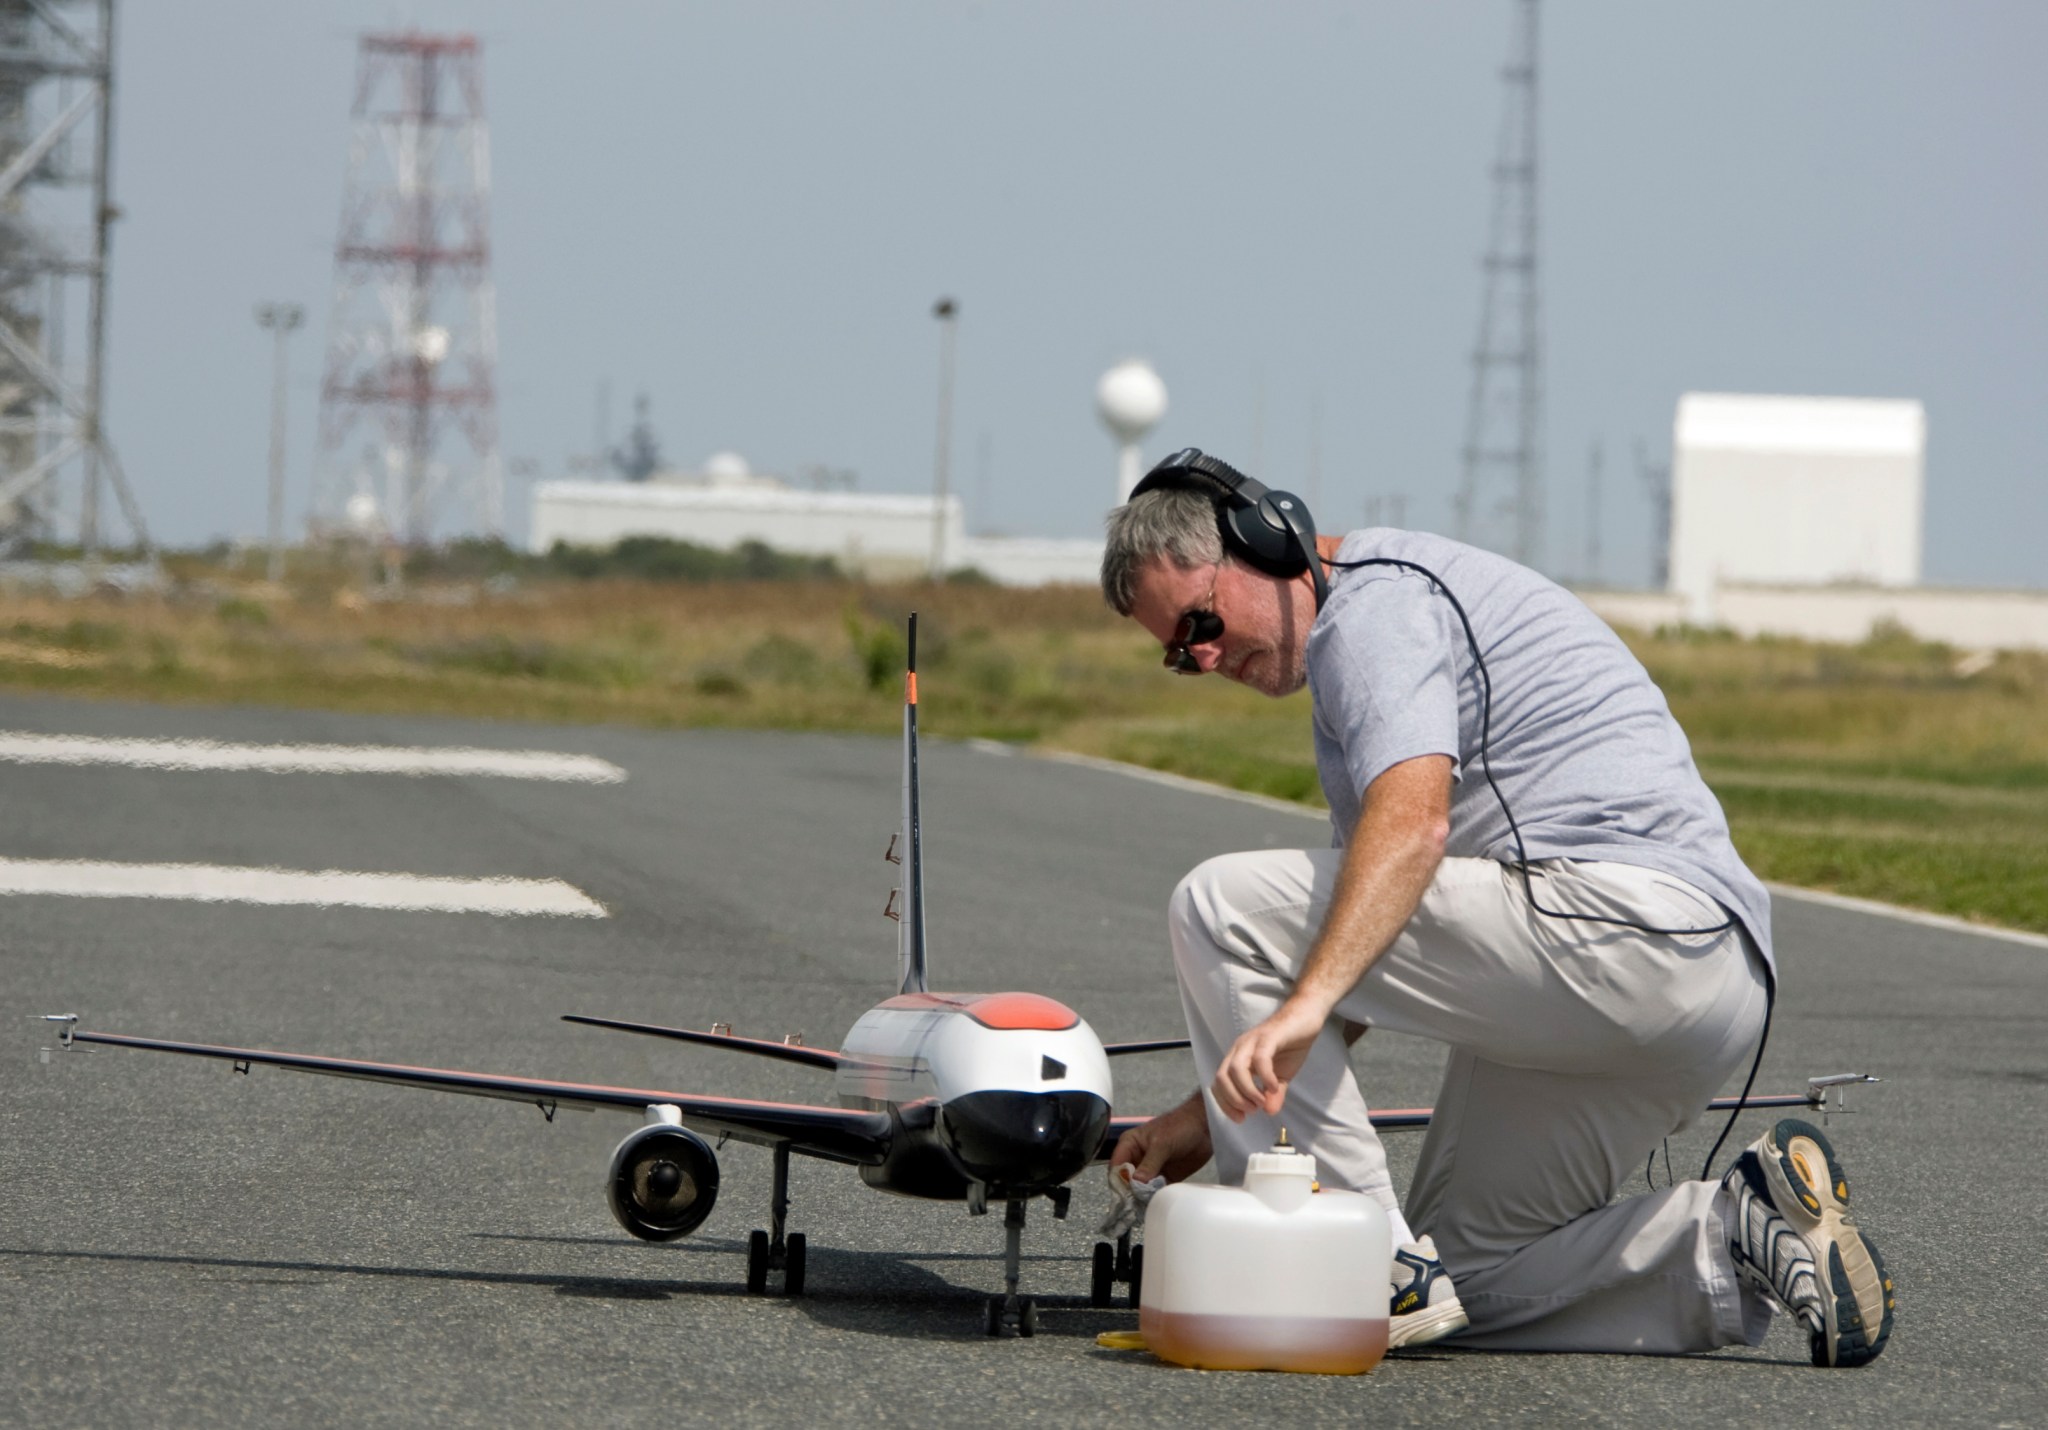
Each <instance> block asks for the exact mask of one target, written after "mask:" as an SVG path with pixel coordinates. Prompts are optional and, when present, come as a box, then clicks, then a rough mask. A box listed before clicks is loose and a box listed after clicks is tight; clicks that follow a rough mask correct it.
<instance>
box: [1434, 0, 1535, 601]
mask: <svg viewBox="0 0 2048 1430" xmlns="http://www.w3.org/2000/svg"><path fill="white" fill-rule="evenodd" d="M1536 21H1537V0H1514V23H1513V35H1512V38H1511V40H1510V42H1509V46H1508V60H1507V63H1506V64H1505V65H1504V66H1503V67H1502V69H1501V72H1500V73H1501V83H1502V87H1503V91H1504V93H1503V100H1504V102H1503V104H1502V108H1501V124H1500V140H1499V145H1498V147H1497V149H1496V151H1495V156H1494V164H1493V217H1492V222H1491V224H1490V226H1489V230H1488V237H1487V246H1486V259H1485V264H1484V267H1485V289H1484V296H1483V298H1482V299H1481V301H1480V306H1479V339H1478V341H1477V342H1476V343H1475V344H1474V345H1473V349H1472V398H1471V405H1470V407H1469V408H1468V409H1467V413H1466V419H1465V448H1464V470H1463V475H1462V478H1461V480H1460V481H1459V484H1458V494H1457V496H1456V498H1455V499H1454V503H1453V506H1454V511H1455V515H1456V518H1457V536H1458V539H1459V540H1460V541H1469V542H1472V543H1473V544H1475V545H1479V546H1485V547H1488V548H1490V549H1492V550H1495V551H1505V552H1506V553H1507V554H1508V555H1511V556H1513V557H1514V558H1515V559H1516V560H1517V561H1520V562H1523V563H1524V564H1526V565H1531V566H1534V565H1537V564H1539V563H1540V562H1541V560H1542V558H1543V304H1542V299H1541V296H1540V288H1539V286H1538V282H1537V279H1538V272H1537V266H1536V192H1537V191H1536V153H1537V145H1536V55H1537V45H1536V39H1537V25H1536Z"/></svg>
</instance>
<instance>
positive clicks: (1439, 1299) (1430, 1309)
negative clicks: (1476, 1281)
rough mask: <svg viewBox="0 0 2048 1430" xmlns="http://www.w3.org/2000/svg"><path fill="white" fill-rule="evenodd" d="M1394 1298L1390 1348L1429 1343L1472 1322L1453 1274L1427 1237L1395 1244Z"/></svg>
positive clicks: (1389, 1318) (1389, 1315) (1389, 1313)
mask: <svg viewBox="0 0 2048 1430" xmlns="http://www.w3.org/2000/svg"><path fill="white" fill-rule="evenodd" d="M1391 1280H1392V1282H1393V1288H1392V1289H1393V1300H1392V1304H1391V1305H1390V1306H1389V1308H1388V1311H1387V1349H1388V1350H1397V1349H1399V1348H1400V1347H1402V1346H1426V1345H1428V1344H1429V1343H1430V1342H1431V1341H1440V1340H1442V1339H1443V1338H1444V1337H1445V1336H1448V1335H1451V1334H1452V1333H1454V1332H1457V1331H1462V1330H1464V1329H1465V1327H1466V1325H1467V1324H1469V1318H1468V1317H1467V1316H1466V1315H1465V1307H1464V1306H1463V1305H1462V1304H1461V1303H1460V1302H1459V1300H1458V1291H1457V1288H1456V1287H1455V1286H1453V1285H1451V1276H1450V1273H1449V1272H1448V1271H1445V1270H1444V1264H1443V1262H1441V1261H1439V1260H1438V1259H1437V1255H1436V1243H1435V1242H1433V1241H1431V1240H1430V1239H1429V1238H1428V1237H1426V1236H1425V1237H1424V1238H1422V1240H1420V1241H1411V1242H1405V1243H1403V1244H1402V1245H1400V1246H1397V1247H1395V1248H1394V1266H1393V1276H1392V1278H1391Z"/></svg>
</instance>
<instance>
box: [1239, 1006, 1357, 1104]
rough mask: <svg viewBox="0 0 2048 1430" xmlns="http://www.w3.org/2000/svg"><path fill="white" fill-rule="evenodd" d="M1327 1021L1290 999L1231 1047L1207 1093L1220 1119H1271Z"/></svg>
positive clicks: (1325, 1014)
mask: <svg viewBox="0 0 2048 1430" xmlns="http://www.w3.org/2000/svg"><path fill="white" fill-rule="evenodd" d="M1328 1019H1329V1013H1328V1011H1327V1010H1323V1011H1318V1010H1317V1009H1316V1008H1315V1007H1314V1006H1313V1005H1312V1004H1310V1003H1308V1002H1306V1001H1304V1000H1303V999H1300V998H1290V999H1288V1000H1287V1001H1286V1002H1285V1003H1282V1004H1281V1005H1280V1006H1279V1007H1278V1008H1277V1009H1275V1010H1274V1012H1273V1015H1272V1016H1271V1017H1270V1018H1268V1019H1266V1021H1265V1022H1263V1023H1261V1024H1259V1025H1258V1026H1257V1027H1255V1028H1253V1029H1251V1030H1250V1031H1248V1032H1247V1033H1245V1035H1244V1036H1243V1037H1241V1038H1239V1039H1238V1040H1237V1041H1236V1042H1234V1043H1232V1044H1231V1045H1230V1051H1229V1052H1227V1053H1225V1054H1224V1055H1223V1064H1222V1066H1221V1067H1219V1068H1217V1069H1216V1081H1215V1083H1214V1085H1213V1086H1212V1088H1211V1091H1213V1092H1214V1093H1215V1094H1216V1105H1217V1106H1218V1107H1220V1108H1222V1109H1223V1115H1224V1116H1225V1117H1228V1118H1229V1119H1230V1120H1231V1121H1232V1122H1242V1121H1244V1120H1245V1118H1246V1117H1247V1116H1249V1115H1250V1114H1251V1112H1252V1111H1253V1110H1254V1109H1257V1110H1259V1111H1263V1112H1265V1113H1267V1114H1269V1115H1277V1114H1278V1113H1279V1111H1280V1105H1281V1104H1282V1103H1284V1102H1285V1101H1286V1100H1287V1084H1288V1082H1289V1081H1290V1080H1291V1079H1292V1078H1293V1077H1294V1075H1295V1074H1296V1073H1298V1072H1300V1071H1301V1065H1302V1064H1303V1063H1304V1062H1306V1061H1308V1050H1309V1048H1310V1046H1311V1045H1312V1044H1313V1043H1314V1042H1315V1040H1316V1035H1317V1034H1318V1033H1320V1032H1322V1031H1323V1024H1324V1023H1325V1022H1326V1021H1327V1020H1328Z"/></svg>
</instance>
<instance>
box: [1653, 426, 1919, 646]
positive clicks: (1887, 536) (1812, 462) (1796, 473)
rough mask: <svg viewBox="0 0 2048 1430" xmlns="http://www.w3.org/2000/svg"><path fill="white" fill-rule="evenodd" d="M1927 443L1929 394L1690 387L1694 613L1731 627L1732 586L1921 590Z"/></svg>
mask: <svg viewBox="0 0 2048 1430" xmlns="http://www.w3.org/2000/svg"><path fill="white" fill-rule="evenodd" d="M1926 451H1927V417H1926V413H1925V411H1924V409H1923V408H1922V407H1921V405H1920V404H1919V403H1918V402H1912V401H1895V400H1880V399H1870V398H1852V397H1776V396H1754V395H1739V394H1731V393H1710V392H1689V393H1686V394H1685V395H1684V396H1683V397H1681V398H1680V399H1679V402H1678V418H1677V426H1676V432H1675V435H1674V439H1673V444H1672V454H1673V455H1672V472H1671V590H1672V591H1673V592H1674V593H1675V594H1677V595H1680V596H1682V597H1683V598H1684V601H1685V618H1686V619H1687V620H1688V621H1691V622H1693V623H1695V624H1699V625H1711V624H1714V623H1716V622H1717V621H1719V620H1720V618H1721V616H1720V612H1719V609H1718V602H1717V599H1716V593H1717V591H1718V589H1719V588H1720V587H1721V586H1722V585H1725V584H1731V583H1777V584H1783V585H1798V586H1821V585H1829V584H1839V583H1858V584H1865V585H1874V586H1911V585H1915V584H1917V583H1918V582H1919V580H1920V552H1921V535H1922V506H1923V501H1924V487H1925V468H1926Z"/></svg>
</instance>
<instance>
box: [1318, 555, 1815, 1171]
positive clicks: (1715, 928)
mask: <svg viewBox="0 0 2048 1430" xmlns="http://www.w3.org/2000/svg"><path fill="white" fill-rule="evenodd" d="M1325 564H1327V565H1328V566H1330V567H1331V569H1333V570H1338V571H1355V570H1357V569H1358V568H1360V567H1362V566H1395V567H1399V568H1400V569H1402V570H1404V571H1413V572H1415V573H1416V574H1417V575H1418V576H1420V577H1422V578H1423V579H1424V580H1425V581H1427V582H1429V584H1430V585H1431V586H1432V587H1434V588H1435V590H1436V591H1437V592H1438V593H1439V594H1440V595H1442V596H1443V598H1444V599H1445V600H1446V601H1449V602H1450V603H1451V609H1452V610H1453V611H1456V612H1457V613H1458V624H1459V625H1460V626H1462V627H1464V630H1465V644H1466V646H1467V648H1469V649H1470V650H1471V652H1472V664H1473V667H1474V669H1476V670H1477V671H1478V672H1479V768H1480V771H1481V772H1482V773H1483V774H1484V775H1485V776H1486V784H1487V788H1489V789H1491V790H1492V791H1493V797H1494V800H1495V802H1497V803H1498V804H1499V805H1500V812H1501V814H1502V816H1503V817H1504V818H1505V819H1506V820H1507V822H1508V833H1509V834H1510V835H1511V836H1512V837H1513V839H1514V841H1515V862H1514V863H1513V865H1512V866H1510V867H1512V868H1513V869H1514V870H1515V871H1516V872H1517V873H1519V874H1520V875H1521V876H1522V892H1523V894H1524V896H1525V897H1527V899H1528V900H1529V907H1530V908H1532V909H1534V910H1535V911H1536V912H1537V913H1539V914H1542V915H1544V916H1545V917H1546V918H1553V919H1568V920H1572V921H1574V922H1577V923H1589V924H1613V925H1615V926H1616V927H1618V928H1627V929H1634V930H1636V931H1637V932H1639V933H1649V934H1658V935H1661V936H1664V937H1671V938H1686V937H1691V936H1693V935H1696V934H1710V933H1725V932H1726V931H1727V930H1729V929H1731V928H1733V927H1735V923H1736V919H1735V915H1734V914H1732V913H1731V914H1729V915H1728V917H1727V918H1725V919H1723V920H1722V921H1721V922H1720V923H1717V924H1712V925H1710V926H1708V927H1706V928H1696V929H1692V928H1685V929H1667V928H1657V927H1655V926H1653V925H1650V924H1642V923H1637V922H1636V921H1635V920H1634V919H1616V918H1608V917H1606V916H1604V915H1601V914H1571V913H1566V912H1564V911H1563V910H1561V909H1546V908H1545V907H1543V905H1542V904H1540V903H1538V902H1536V886H1535V883H1534V882H1533V881H1532V880H1531V879H1530V877H1529V849H1528V846H1527V845H1526V844H1524V843H1523V842H1522V826H1521V825H1520V824H1518V823H1517V822H1516V820H1515V812H1514V811H1513V810H1512V809H1510V808H1508V797H1507V795H1506V794H1505V793H1503V792H1502V790H1501V787H1500V781H1499V780H1496V779H1495V778H1494V777H1493V750H1492V745H1493V677H1492V675H1490V674H1489V673H1488V672H1487V669H1486V657H1485V656H1484V655H1482V654H1481V653H1480V650H1479V637H1478V636H1477V635H1476V634H1474V633H1473V630H1472V618H1471V617H1470V616H1468V615H1466V614H1465V606H1464V603H1463V602H1461V601H1460V600H1459V599H1458V598H1457V596H1456V595H1455V594H1454V593H1453V592H1452V590H1451V588H1450V586H1449V585H1448V584H1447V583H1446V582H1445V581H1444V578H1443V577H1441V576H1439V575H1437V574H1436V572H1434V571H1432V570H1430V569H1429V568H1428V567H1427V566H1424V565H1422V564H1420V563H1419V562H1414V561H1403V560H1401V559H1399V558H1398V557H1393V556H1373V557H1368V558H1367V559H1365V560H1363V561H1330V562H1327V563H1325ZM1318 604H1319V605H1320V603H1318ZM1777 984H1778V980H1777V977H1776V975H1775V974H1773V973H1772V972H1771V971H1770V970H1769V969H1768V968H1766V969H1765V970H1764V1031H1763V1036H1762V1037H1761V1038H1759V1039H1758V1040H1757V1045H1756V1059H1755V1061H1753V1062H1752V1063H1750V1065H1749V1081H1747V1082H1745V1083H1744V1084H1743V1085H1742V1095H1741V1096H1740V1097H1738V1098H1736V1100H1735V1107H1734V1108H1733V1110H1731V1111H1730V1112H1729V1114H1728V1121H1727V1124H1726V1125H1725V1126H1723V1127H1722V1129H1721V1135H1720V1136H1719V1137H1717V1138H1715V1139H1714V1147H1713V1150H1712V1151H1710V1152H1708V1153H1707V1160H1706V1163H1705V1165H1704V1166H1702V1167H1701V1168H1700V1180H1702V1181H1706V1180H1709V1179H1710V1175H1711V1173H1712V1171H1713V1166H1714V1158H1715V1157H1716V1156H1718V1155H1719V1154H1720V1151H1721V1144H1722V1143H1723V1142H1726V1141H1727V1140H1728V1134H1729V1133H1730V1132H1731V1131H1733V1130H1734V1127H1735V1119H1736V1118H1737V1117H1739V1116H1741V1115H1742V1111H1743V1109H1744V1108H1745V1107H1746V1106H1747V1105H1748V1103H1749V1091H1750V1089H1751V1088H1752V1087H1754V1086H1755V1085H1756V1074H1757V1069H1758V1068H1760V1067H1761V1066H1762V1065H1763V1060H1764V1045H1765V1044H1766V1043H1768V1042H1769V1041H1770V1038H1771V1014H1772V1012H1773V1010H1774V1008H1775V1005H1776V1003H1777ZM1650 1155H1651V1157H1652V1158H1654V1157H1655V1156H1656V1153H1655V1151H1654V1150H1653V1151H1652V1152H1651V1154H1650ZM1664 1160H1665V1171H1666V1173H1667V1175H1668V1174H1669V1171H1670V1161H1671V1147H1670V1143H1669V1142H1668V1141H1667V1142H1666V1144H1665V1148H1664ZM1648 1176H1649V1168H1648V1167H1647V1166H1645V1168H1644V1178H1645V1180H1647V1179H1648Z"/></svg>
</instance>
